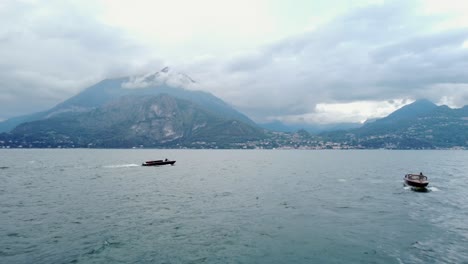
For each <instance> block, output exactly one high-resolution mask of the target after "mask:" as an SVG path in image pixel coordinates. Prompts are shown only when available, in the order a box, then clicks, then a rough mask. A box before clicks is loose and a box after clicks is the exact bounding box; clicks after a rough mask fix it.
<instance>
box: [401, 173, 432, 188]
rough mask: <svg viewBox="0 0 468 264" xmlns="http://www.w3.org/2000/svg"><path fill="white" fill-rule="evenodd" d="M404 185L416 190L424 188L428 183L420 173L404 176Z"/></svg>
mask: <svg viewBox="0 0 468 264" xmlns="http://www.w3.org/2000/svg"><path fill="white" fill-rule="evenodd" d="M405 183H406V185H409V186H412V187H418V188H425V187H426V186H427V185H428V184H429V181H428V180H427V177H426V176H424V175H423V174H422V173H420V174H406V175H405Z"/></svg>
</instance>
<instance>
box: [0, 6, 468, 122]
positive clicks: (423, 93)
mask: <svg viewBox="0 0 468 264" xmlns="http://www.w3.org/2000/svg"><path fill="white" fill-rule="evenodd" d="M0 24H1V25H2V26H1V27H0V120H1V119H7V118H10V117H13V116H18V115H22V114H28V113H32V112H36V111H42V110H47V109H48V108H50V107H52V106H54V105H56V104H58V103H60V102H61V101H63V100H65V99H67V98H69V97H70V96H73V95H75V94H77V93H78V92H80V91H81V90H83V89H85V88H86V87H88V86H90V85H92V84H94V83H96V82H98V81H100V80H102V79H105V78H112V77H118V76H127V75H133V74H139V73H147V72H155V71H158V70H160V69H161V68H162V67H164V66H171V67H172V68H175V69H177V70H179V71H182V72H184V73H186V74H187V75H189V76H191V77H192V79H194V80H196V81H197V82H198V84H199V86H200V88H201V89H203V90H206V91H209V92H212V93H213V94H215V95H216V96H218V97H220V98H222V99H223V100H225V101H226V102H228V103H230V104H232V105H233V106H235V107H236V108H238V109H239V110H241V111H242V112H244V113H246V114H247V115H249V116H250V117H252V118H253V119H254V120H256V121H259V122H265V121H268V120H281V121H284V122H316V123H317V122H318V123H329V122H348V121H351V122H358V121H364V120H365V119H367V118H374V117H381V116H385V115H386V114H388V113H390V112H391V111H394V110H395V109H397V108H398V107H401V106H402V105H404V104H407V103H410V102H412V101H413V100H416V99H420V98H427V99H430V100H432V101H433V102H435V103H438V104H447V105H449V106H451V107H461V106H463V105H466V104H468V2H467V1H464V0H459V1H455V0H444V1H439V0H426V1H411V0H406V1H383V0H380V1H376V0H362V1H339V0H329V1H312V0H295V1H289V0H258V1H254V0H235V1H223V0H197V1H191V0H186V1H183V0H171V1H167V0H165V1H159V0H153V1H149V0H148V1H143V0H132V1H130V0H129V1H124V0H120V1H119V0H89V1H88V0H76V1H73V0H71V1H63V0H57V1H54V0H51V1H46V0H41V1H39V0H37V1H35V0H24V1H20V0H2V1H0Z"/></svg>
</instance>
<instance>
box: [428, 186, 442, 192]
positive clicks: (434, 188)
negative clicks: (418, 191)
mask: <svg viewBox="0 0 468 264" xmlns="http://www.w3.org/2000/svg"><path fill="white" fill-rule="evenodd" d="M427 189H429V190H431V191H433V192H438V191H440V189H439V188H437V187H434V186H430V187H427Z"/></svg>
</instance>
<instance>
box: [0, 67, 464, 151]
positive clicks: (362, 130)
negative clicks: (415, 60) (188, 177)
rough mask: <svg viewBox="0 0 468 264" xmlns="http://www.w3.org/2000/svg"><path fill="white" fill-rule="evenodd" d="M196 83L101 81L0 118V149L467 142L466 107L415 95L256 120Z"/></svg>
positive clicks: (176, 77) (176, 78)
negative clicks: (292, 120) (371, 115)
mask: <svg viewBox="0 0 468 264" xmlns="http://www.w3.org/2000/svg"><path fill="white" fill-rule="evenodd" d="M197 86H198V84H197V83H196V82H195V81H194V80H193V79H191V78H190V77H189V76H187V75H186V74H182V73H178V72H175V71H173V70H171V69H169V68H167V67H166V68H164V69H162V70H160V71H158V72H155V73H151V74H146V75H140V76H130V77H122V78H115V79H106V80H103V81H101V82H99V83H97V84H95V85H93V86H91V87H89V88H87V89H86V90H84V91H82V92H81V93H79V94H77V95H75V96H73V97H71V98H69V99H68V100H66V101H64V102H62V103H60V104H58V105H57V106H55V107H53V108H51V109H49V110H47V111H43V112H39V113H34V114H31V115H27V116H21V117H16V118H11V119H9V120H6V121H4V122H0V132H3V133H0V147H39V148H42V147H99V148H129V147H159V148H161V147H164V148H166V147H167V148H185V147H187V148H258V147H260V148H273V147H275V148H276V147H288V148H290V147H294V148H297V147H307V148H309V147H310V148H322V147H323V148H330V146H333V147H334V148H335V147H338V148H397V149H408V148H416V149H420V148H453V147H462V148H465V147H467V146H468V135H467V134H468V132H467V131H468V129H467V128H468V107H467V106H465V107H463V108H460V109H451V108H449V107H447V106H437V105H435V104H433V103H432V102H430V101H428V100H418V101H415V102H414V103H412V104H409V105H406V106H404V107H402V108H400V109H398V110H397V111H395V112H393V113H391V114H390V115H388V116H387V117H385V118H381V119H377V120H374V121H372V122H371V121H369V122H366V123H364V124H352V123H350V124H334V125H327V126H319V125H308V126H296V127H292V126H287V125H285V124H282V123H280V122H276V123H270V124H261V125H258V124H256V123H255V122H254V121H252V120H251V119H249V118H248V117H247V116H246V115H244V114H242V113H240V112H239V111H237V110H236V109H234V108H233V107H231V106H230V105H228V104H227V103H225V102H224V101H222V100H221V99H219V98H218V97H216V96H214V95H212V94H210V93H207V92H202V91H199V90H196V89H197ZM330 130H332V131H330ZM275 131H276V132H275ZM293 131H298V132H293ZM311 133H312V135H311Z"/></svg>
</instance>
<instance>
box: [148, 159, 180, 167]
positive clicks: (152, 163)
mask: <svg viewBox="0 0 468 264" xmlns="http://www.w3.org/2000/svg"><path fill="white" fill-rule="evenodd" d="M175 162H176V161H175V160H168V161H162V160H153V161H146V162H145V163H143V164H141V166H162V165H174V163H175Z"/></svg>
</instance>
